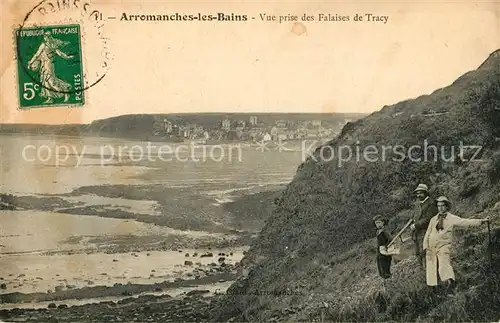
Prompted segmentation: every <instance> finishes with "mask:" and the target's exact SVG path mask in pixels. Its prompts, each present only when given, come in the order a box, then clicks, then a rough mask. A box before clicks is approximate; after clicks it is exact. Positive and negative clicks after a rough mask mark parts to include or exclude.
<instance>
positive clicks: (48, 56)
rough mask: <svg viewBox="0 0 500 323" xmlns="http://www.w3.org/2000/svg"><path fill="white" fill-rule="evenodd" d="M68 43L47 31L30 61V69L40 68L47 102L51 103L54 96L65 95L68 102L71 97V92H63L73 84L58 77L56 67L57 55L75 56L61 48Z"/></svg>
mask: <svg viewBox="0 0 500 323" xmlns="http://www.w3.org/2000/svg"><path fill="white" fill-rule="evenodd" d="M66 44H67V42H65V41H62V40H59V39H55V38H54V37H53V36H52V35H51V34H50V33H49V32H46V33H45V34H44V35H43V41H42V43H41V44H40V47H39V48H38V50H37V51H36V53H35V55H33V57H32V58H31V59H30V61H29V63H28V68H29V69H31V70H33V71H36V70H38V69H39V70H40V84H41V85H42V90H41V92H40V96H41V97H43V98H47V100H46V101H45V103H51V102H53V99H54V98H61V97H63V96H64V102H67V101H68V99H69V93H62V92H67V91H69V90H70V88H71V85H70V84H68V83H66V82H65V81H63V80H61V79H60V78H58V77H57V76H56V72H55V69H54V56H55V55H57V56H59V57H61V58H64V59H70V58H72V57H73V56H72V55H67V54H65V53H63V52H62V51H61V49H60V48H61V47H62V46H63V45H66Z"/></svg>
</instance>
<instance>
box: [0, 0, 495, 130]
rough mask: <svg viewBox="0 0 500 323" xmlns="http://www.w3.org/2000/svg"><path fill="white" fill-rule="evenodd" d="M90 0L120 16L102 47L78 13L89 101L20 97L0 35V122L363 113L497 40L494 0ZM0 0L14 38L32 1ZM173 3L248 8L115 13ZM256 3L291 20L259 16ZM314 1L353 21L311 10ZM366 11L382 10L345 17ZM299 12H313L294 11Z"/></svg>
mask: <svg viewBox="0 0 500 323" xmlns="http://www.w3.org/2000/svg"><path fill="white" fill-rule="evenodd" d="M56 1H57V0H53V1H52V2H56ZM59 1H62V0H59ZM72 1H73V0H72ZM83 2H84V1H83V0H82V1H81V3H83ZM88 2H89V3H90V4H91V6H92V7H93V8H97V9H98V10H100V12H102V13H103V15H104V17H110V16H111V17H116V19H112V20H110V19H105V21H104V22H103V27H102V28H101V29H99V30H100V31H102V32H103V33H104V34H105V35H106V39H107V40H106V42H107V43H106V48H105V49H103V45H102V41H101V40H100V39H98V38H97V36H96V35H97V31H98V29H97V28H96V27H95V26H94V25H92V23H90V22H89V21H88V20H86V21H85V22H84V31H85V35H84V37H85V43H84V45H83V46H84V47H83V56H84V66H85V68H86V72H87V74H88V75H87V80H90V82H92V81H93V80H96V79H97V77H99V75H100V74H99V73H101V74H102V73H103V71H104V70H99V66H100V65H101V63H102V61H103V52H107V53H108V56H107V59H106V63H107V64H108V66H107V68H106V69H105V70H106V75H105V76H104V78H103V79H102V81H101V82H99V83H98V84H96V85H95V86H92V87H91V88H89V89H87V90H86V91H85V101H86V102H85V105H84V106H82V107H79V108H75V107H72V108H68V107H65V106H62V107H39V108H32V109H29V110H22V109H19V99H18V96H19V94H18V88H17V87H18V85H17V84H16V83H17V67H16V60H15V58H14V57H15V55H14V53H15V47H14V46H13V42H11V41H2V55H1V61H0V63H1V65H0V73H1V84H0V91H1V96H0V123H47V124H65V123H89V122H92V121H93V120H96V119H103V118H107V117H111V116H116V115H123V114H135V113H187V112H193V113H196V112H232V113H235V112H245V113H248V112H280V113H292V112H293V113H297V112H306V113H320V112H321V113H333V112H342V113H349V112H351V113H370V112H373V111H377V110H380V109H381V108H382V107H383V106H385V105H391V104H395V103H397V102H399V101H402V100H406V99H409V98H415V97H418V96H420V95H423V94H430V93H432V92H433V91H434V90H436V89H438V88H441V87H444V86H447V85H450V84H451V83H452V82H453V81H454V80H456V79H457V78H458V77H460V76H461V75H463V74H464V73H466V72H468V71H470V70H474V69H476V68H477V67H478V66H479V65H480V64H481V63H482V62H483V61H484V60H486V59H487V57H488V55H489V54H490V53H491V52H493V51H495V50H497V49H499V48H500V2H498V1H496V2H492V1H489V2H472V1H446V2H445V1H443V2H438V1H433V2H429V1H427V2H426V1H421V2H418V3H417V2H405V3H403V2H399V1H398V2H396V1H378V2H374V1H372V2H368V1H364V2H353V1H352V2H347V1H329V2H326V1H325V2H299V1H294V2H283V1H281V2H268V1H266V2H264V1H262V2H248V1H225V2H210V3H208V2H202V1H198V2H189V1H187V2H182V3H181V2H172V1H161V2H160V1H148V0H143V1H139V0H122V1H116V0H106V1H104V0H100V1H92V2H90V0H89V1H88ZM1 3H2V4H1V6H2V8H1V10H0V15H1V16H0V19H1V21H2V29H1V35H2V39H7V40H12V39H13V37H12V30H13V29H12V28H13V26H18V25H19V24H21V23H22V22H23V19H24V17H25V15H26V13H27V12H29V11H30V10H31V8H33V7H34V6H35V5H36V4H37V2H32V1H30V0H23V1H14V0H2V2H1ZM44 5H45V6H47V3H45V4H44ZM78 10H81V9H75V8H72V9H65V10H62V11H60V12H57V13H55V14H54V15H53V16H51V17H50V18H47V17H46V16H43V17H42V15H41V14H40V13H37V12H35V14H32V15H31V16H30V17H29V21H28V22H27V24H29V23H39V24H43V23H45V22H47V21H50V22H60V21H63V22H67V21H69V20H68V19H71V17H73V16H72V15H74V14H75V12H78ZM175 12H179V13H180V14H193V13H195V14H197V13H198V12H200V13H201V14H214V13H217V12H224V13H228V14H229V13H234V14H240V15H243V14H246V15H247V16H248V18H249V19H248V20H247V21H245V22H242V21H239V22H235V21H225V22H214V21H212V22H208V21H205V22H200V21H196V22H173V21H157V22H151V21H120V17H121V16H122V14H123V13H126V14H127V15H128V14H173V13H175ZM260 13H265V14H267V15H277V16H279V15H286V14H291V15H297V16H298V17H299V21H298V22H291V21H290V22H282V23H279V22H276V21H270V22H265V21H261V19H260V15H259V14H260ZM320 13H322V14H332V15H335V14H338V15H348V16H350V21H348V22H340V21H318V15H319V14H320ZM366 13H372V14H375V15H381V16H388V17H389V18H388V20H387V22H386V23H384V22H373V21H370V22H368V21H366V16H365V21H362V22H359V21H358V22H355V21H353V17H354V15H355V14H361V15H363V16H364V15H365V14H366ZM37 14H38V15H37ZM303 14H306V15H311V16H313V17H314V18H315V20H314V21H300V18H301V17H302V15H303ZM252 17H254V18H255V19H252Z"/></svg>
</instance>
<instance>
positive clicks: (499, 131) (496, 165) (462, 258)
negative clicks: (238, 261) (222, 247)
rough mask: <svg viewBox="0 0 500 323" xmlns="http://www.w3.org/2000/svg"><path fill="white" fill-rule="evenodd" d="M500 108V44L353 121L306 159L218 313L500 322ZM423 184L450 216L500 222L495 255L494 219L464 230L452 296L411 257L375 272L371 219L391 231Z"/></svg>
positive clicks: (249, 317)
mask: <svg viewBox="0 0 500 323" xmlns="http://www.w3.org/2000/svg"><path fill="white" fill-rule="evenodd" d="M499 109H500V51H496V52H494V53H492V54H491V55H490V56H489V57H488V59H487V60H486V61H485V62H484V63H483V64H482V65H481V66H480V67H479V68H478V69H477V70H474V71H471V72H468V73H466V74H465V75H463V76H462V77H460V78H459V79H457V80H456V81H455V82H454V83H453V84H451V85H449V86H448V87H446V88H443V89H439V90H436V91H435V92H433V93H432V94H430V95H424V96H421V97H418V98H416V99H412V100H407V101H404V102H400V103H397V104H395V105H392V106H385V107H383V108H382V109H381V110H380V111H378V112H375V113H373V114H371V115H369V116H367V117H365V118H363V119H360V120H358V121H356V122H353V123H349V124H347V125H346V126H345V127H344V129H343V131H342V133H341V134H340V135H339V137H338V138H336V139H334V140H332V141H330V142H329V143H327V144H326V145H325V146H323V147H321V148H318V150H316V151H315V153H314V154H313V156H311V157H310V158H309V159H308V160H307V161H306V162H304V163H303V164H302V165H301V166H300V167H299V169H298V171H297V174H296V176H295V177H294V179H293V181H292V182H291V183H290V184H289V185H288V186H287V187H286V189H285V190H284V192H283V193H282V195H281V196H280V197H279V198H278V199H277V200H276V204H277V205H276V209H275V210H274V211H273V213H272V215H271V216H270V217H269V218H268V219H267V221H266V224H265V226H264V228H263V230H262V231H261V233H260V235H259V238H258V240H257V241H256V242H255V243H254V245H253V246H252V248H251V249H250V251H249V252H248V253H247V255H246V257H245V258H244V259H243V261H242V264H243V265H244V267H245V268H244V269H243V270H242V272H241V277H240V278H239V279H238V281H237V282H236V283H235V284H233V285H232V286H231V288H230V289H229V291H228V295H227V296H226V297H225V299H224V301H223V303H222V304H221V306H220V307H219V308H220V311H218V313H216V314H215V317H214V318H215V319H217V320H228V319H231V320H236V321H241V320H243V321H268V320H283V319H292V320H294V321H296V320H305V321H312V320H333V321H378V320H381V321H387V320H396V321H408V320H410V321H416V320H422V321H435V320H480V321H491V320H495V321H498V319H500V283H499V282H500V276H499V273H498V270H499V269H498V268H500V256H499V255H498V253H500V230H499V229H498V228H499V227H500V215H499V209H498V208H496V206H497V205H498V204H496V203H497V202H498V201H500V196H499V191H500V190H499V188H500V187H499V185H498V181H499V179H500V141H499V139H500V138H499V137H500V110H499ZM370 146H371V147H370ZM412 146H414V148H411V147H412ZM464 146H469V148H466V147H464ZM471 146H480V147H481V149H480V150H479V148H472V147H471ZM347 147H349V148H347ZM415 147H416V148H415ZM434 147H435V148H434ZM461 147H462V148H461ZM349 149H350V150H351V153H352V154H351V158H347V157H348V151H349ZM357 152H359V154H357ZM363 152H365V154H364V155H363ZM420 182H423V183H427V184H428V185H429V187H430V188H431V194H432V195H433V196H437V195H441V194H444V195H446V196H448V198H450V200H451V201H452V203H453V206H452V210H451V212H452V213H454V214H457V215H459V216H462V217H484V216H486V215H489V216H490V217H491V218H492V219H493V223H492V227H493V228H497V229H494V230H493V232H492V235H493V244H494V249H495V250H497V251H496V253H494V255H493V259H492V263H490V262H489V260H488V258H487V257H486V255H485V249H486V245H487V240H488V239H487V231H486V226H483V227H480V228H474V229H469V230H459V232H458V233H457V237H458V239H457V241H456V244H455V248H456V249H455V250H454V258H453V261H454V263H455V266H456V271H457V276H458V282H459V285H458V292H457V295H456V296H455V297H453V298H449V297H445V298H442V297H441V296H440V295H434V294H431V293H429V291H428V290H427V288H426V286H425V279H424V273H423V272H422V271H420V270H419V268H418V266H417V265H416V263H415V259H414V258H412V257H402V258H404V259H400V261H399V262H398V263H397V264H395V265H393V272H394V276H395V277H394V278H393V280H392V283H391V285H390V286H389V287H387V290H385V291H382V290H383V289H382V285H381V282H380V280H379V279H378V277H377V273H376V264H375V251H376V249H375V248H376V242H375V241H374V238H373V237H374V228H373V225H372V223H371V218H372V217H373V216H374V215H375V214H377V213H380V214H384V215H386V216H387V217H389V218H390V221H391V224H390V225H391V228H392V229H396V228H398V227H401V226H402V224H403V223H404V222H405V221H406V220H407V219H408V218H409V216H411V214H412V212H415V211H416V209H415V206H414V205H413V201H412V190H413V189H414V188H415V187H416V185H417V184H418V183H420ZM269 203H272V201H269ZM381 291H382V292H381ZM263 293H264V294H266V293H271V294H272V293H274V295H262V294H263Z"/></svg>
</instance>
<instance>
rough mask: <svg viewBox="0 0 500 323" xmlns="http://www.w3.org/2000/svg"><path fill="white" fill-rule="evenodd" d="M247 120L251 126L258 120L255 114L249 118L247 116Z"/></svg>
mask: <svg viewBox="0 0 500 323" xmlns="http://www.w3.org/2000/svg"><path fill="white" fill-rule="evenodd" d="M248 122H249V123H250V124H251V125H252V126H255V125H257V122H258V120H257V117H256V116H250V118H249V120H248Z"/></svg>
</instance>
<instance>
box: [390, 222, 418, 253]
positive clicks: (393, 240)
mask: <svg viewBox="0 0 500 323" xmlns="http://www.w3.org/2000/svg"><path fill="white" fill-rule="evenodd" d="M412 223H413V219H410V220H409V221H408V222H406V224H405V226H404V227H403V228H402V229H401V230H400V231H399V232H398V234H396V235H395V236H394V238H392V241H391V242H389V244H388V245H387V248H389V247H391V246H392V245H393V244H394V242H396V240H397V239H398V238H399V237H400V236H401V235H402V234H403V232H405V231H406V229H408V227H409V226H410V225H411V224H412Z"/></svg>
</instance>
